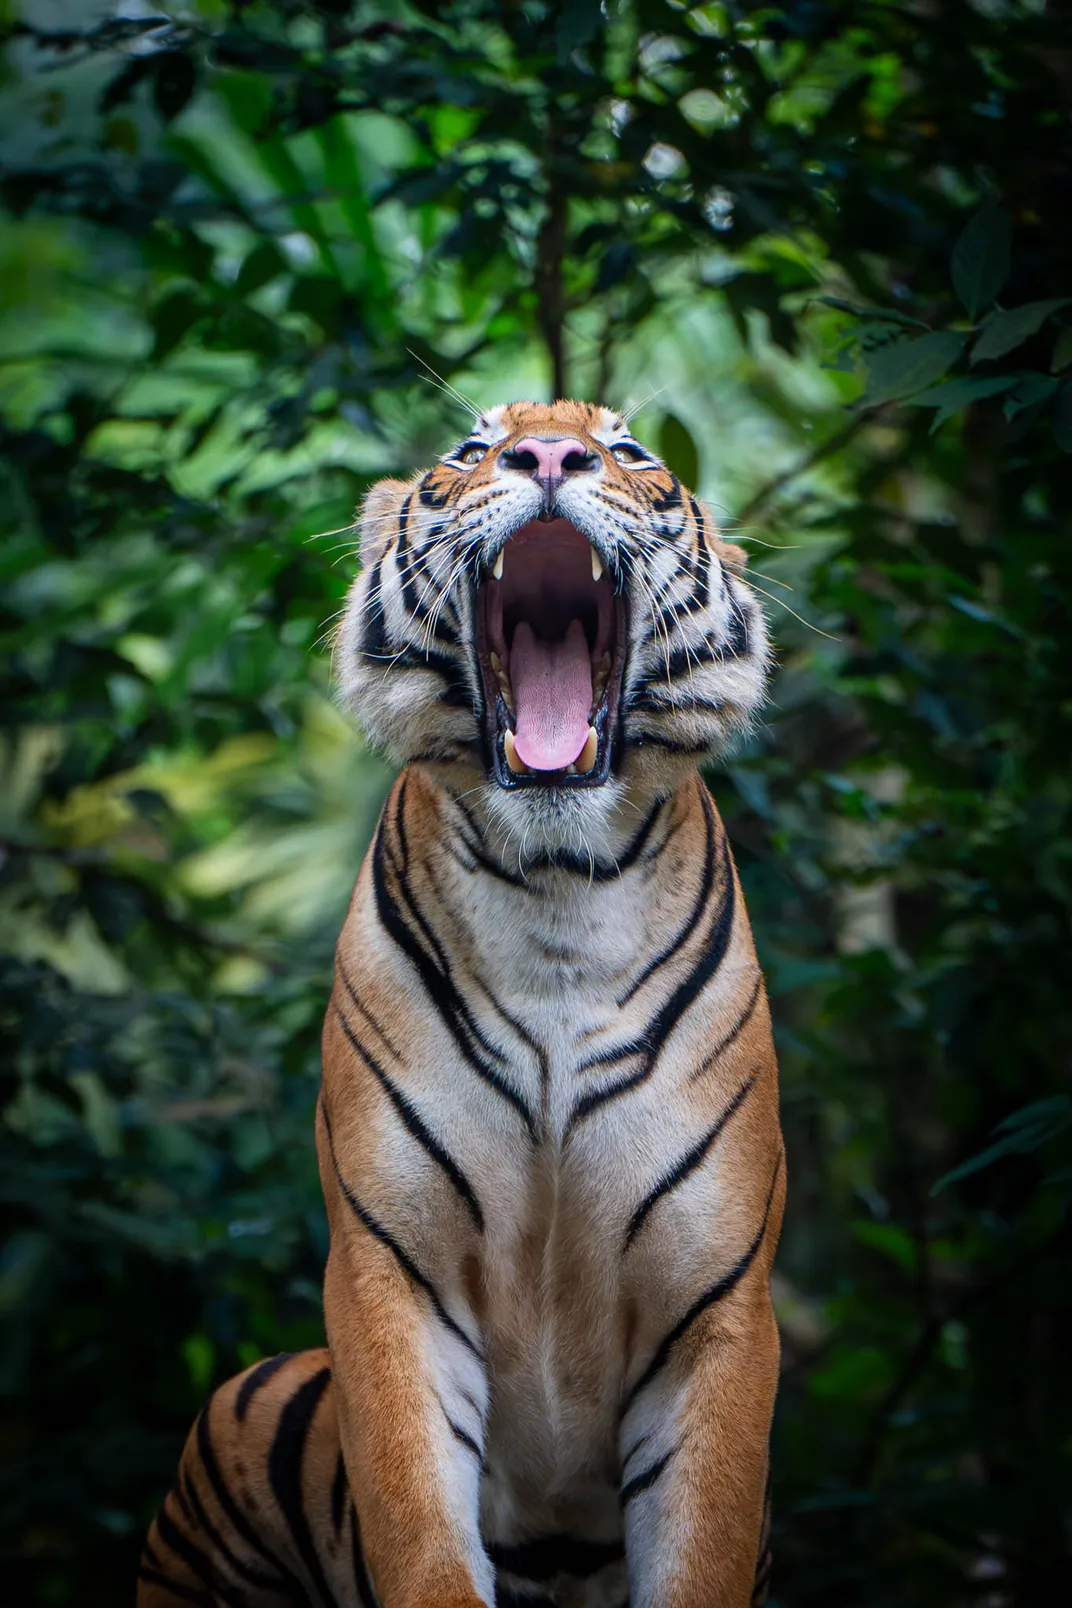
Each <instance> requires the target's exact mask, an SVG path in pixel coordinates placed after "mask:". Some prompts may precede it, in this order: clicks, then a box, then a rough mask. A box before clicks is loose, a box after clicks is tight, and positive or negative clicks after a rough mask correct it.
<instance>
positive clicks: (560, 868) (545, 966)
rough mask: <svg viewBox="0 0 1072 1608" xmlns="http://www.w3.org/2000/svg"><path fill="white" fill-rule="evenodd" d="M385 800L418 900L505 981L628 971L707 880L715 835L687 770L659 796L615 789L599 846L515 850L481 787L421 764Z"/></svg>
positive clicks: (596, 980) (618, 975) (582, 980)
mask: <svg viewBox="0 0 1072 1608" xmlns="http://www.w3.org/2000/svg"><path fill="white" fill-rule="evenodd" d="M388 810H389V811H392V810H393V813H394V816H395V821H396V823H397V825H399V826H401V829H402V832H401V837H400V838H399V840H398V841H399V842H400V843H401V844H403V845H404V849H405V854H406V857H407V861H408V865H407V868H406V871H405V873H404V874H405V875H406V877H407V879H408V880H409V881H410V883H411V885H412V884H416V885H417V886H419V888H420V897H421V899H422V903H425V902H426V901H431V903H432V904H434V905H435V906H436V907H437V908H438V911H439V912H440V913H441V914H442V916H443V917H445V918H446V919H447V920H449V922H450V925H451V926H452V927H453V928H454V929H455V931H456V932H457V933H458V935H459V936H460V937H463V938H464V942H465V947H466V949H467V950H468V952H469V953H470V954H473V955H476V956H480V957H481V961H482V964H483V965H484V966H486V968H487V969H488V971H489V972H494V973H495V974H496V975H497V976H498V978H499V980H500V982H501V983H502V984H503V985H504V986H510V987H515V988H516V987H518V986H521V987H525V986H532V987H534V988H536V989H537V990H539V991H542V990H543V989H545V988H546V989H563V988H571V987H575V986H588V985H592V986H594V987H596V988H602V987H608V986H612V985H621V984H622V982H623V980H624V981H626V982H628V980H629V979H630V978H631V977H632V976H633V975H634V974H635V973H636V972H637V970H638V968H643V966H644V965H645V964H646V961H647V959H648V958H650V956H651V954H652V953H653V952H658V951H659V949H660V947H661V946H662V945H663V944H664V942H669V941H670V940H671V939H672V937H673V935H674V933H675V932H676V931H677V929H678V928H679V927H680V923H681V919H682V911H683V910H687V908H688V906H689V905H690V904H691V903H692V902H693V900H694V899H695V898H696V897H697V896H698V895H699V894H700V892H701V891H702V890H703V889H705V888H706V887H707V886H708V885H709V883H710V880H711V878H712V876H713V875H715V874H716V868H715V866H714V862H713V851H712V845H713V843H720V842H721V840H722V836H723V833H722V828H721V824H720V823H719V821H718V817H717V812H716V811H715V808H714V804H713V803H712V801H711V799H710V795H709V794H708V793H707V790H706V788H705V787H704V785H703V783H702V781H701V780H700V777H699V775H698V774H697V773H696V772H695V771H694V772H693V773H692V774H691V775H690V776H689V777H687V778H686V780H685V781H684V782H682V783H681V784H680V785H679V786H678V788H677V789H676V791H675V792H673V793H672V794H671V795H669V796H664V797H660V796H659V795H656V794H652V795H649V796H647V797H645V796H640V797H639V798H634V797H628V798H627V799H625V800H623V801H622V802H621V804H620V805H619V808H618V811H617V815H618V816H619V817H620V819H619V820H616V821H614V822H613V823H612V824H613V828H614V833H613V838H612V852H611V854H610V855H608V856H606V857H603V856H600V857H598V858H597V857H595V856H594V855H589V854H588V853H583V854H582V853H578V852H577V851H575V850H574V851H570V850H560V851H558V852H555V853H554V854H549V855H546V856H543V857H533V858H529V859H527V860H521V859H520V857H519V855H518V851H517V847H516V845H515V843H514V842H513V840H511V839H510V838H509V837H508V836H507V835H506V834H505V833H502V832H501V831H499V830H497V828H496V824H495V822H494V820H493V819H491V818H489V813H488V812H487V811H486V810H485V809H484V808H483V807H482V805H481V802H480V797H479V794H476V795H470V796H468V797H465V796H462V797H458V796H455V795H454V793H453V792H452V791H451V790H448V789H447V788H445V787H443V786H442V785H440V784H439V783H438V782H437V781H436V780H435V779H434V777H433V776H432V775H431V774H430V773H429V771H428V769H427V768H426V767H425V766H422V765H414V766H410V767H408V768H407V770H405V771H404V772H403V773H402V776H401V777H400V779H399V782H398V784H397V786H396V791H395V793H394V795H393V797H392V801H391V803H390V804H389V805H388ZM396 830H397V826H396ZM663 929H665V931H664V930H663Z"/></svg>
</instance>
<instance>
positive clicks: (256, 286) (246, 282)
mask: <svg viewBox="0 0 1072 1608" xmlns="http://www.w3.org/2000/svg"><path fill="white" fill-rule="evenodd" d="M289 272H290V268H289V265H288V263H287V260H286V258H285V257H284V256H283V253H282V252H281V251H280V250H279V247H278V246H277V245H276V244H275V242H274V241H273V240H262V241H261V243H260V245H259V246H254V248H253V250H252V251H251V252H250V253H249V256H248V257H246V259H245V260H244V262H243V263H242V266H241V268H240V269H239V271H238V278H237V279H236V280H235V287H234V288H235V293H236V295H239V296H251V295H252V294H253V292H254V291H255V290H260V288H261V286H262V285H267V284H268V283H269V282H270V281H271V280H273V279H275V278H277V277H278V275H280V274H285V273H289Z"/></svg>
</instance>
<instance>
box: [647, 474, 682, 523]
mask: <svg viewBox="0 0 1072 1608" xmlns="http://www.w3.org/2000/svg"><path fill="white" fill-rule="evenodd" d="M682 501H683V499H682V496H681V481H680V480H679V479H678V478H677V476H676V475H671V476H670V488H669V490H668V491H665V492H663V493H661V494H659V493H657V494H656V495H655V496H654V497H653V498H652V500H651V506H652V508H653V509H654V510H655V512H656V513H657V514H665V513H667V512H668V511H669V510H670V509H671V508H680V507H681V504H682Z"/></svg>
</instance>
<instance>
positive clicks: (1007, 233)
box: [952, 201, 1012, 318]
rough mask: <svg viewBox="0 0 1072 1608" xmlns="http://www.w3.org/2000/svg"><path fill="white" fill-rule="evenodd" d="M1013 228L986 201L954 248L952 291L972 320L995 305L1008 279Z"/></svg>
mask: <svg viewBox="0 0 1072 1608" xmlns="http://www.w3.org/2000/svg"><path fill="white" fill-rule="evenodd" d="M1011 250H1012V227H1011V225H1010V223H1009V220H1008V218H1007V217H1006V216H1005V214H1004V213H1003V212H1002V210H1001V208H1000V207H999V206H998V205H997V203H996V202H994V201H984V203H983V205H982V206H981V207H980V208H979V210H978V212H977V213H976V214H975V216H974V217H973V218H972V219H971V221H970V222H969V223H968V224H967V225H966V226H965V228H964V230H963V231H962V233H961V235H960V238H959V239H958V241H957V243H956V245H955V246H954V247H953V260H952V272H953V288H954V290H955V291H956V293H957V295H958V296H959V297H960V301H961V305H962V306H963V307H964V309H965V311H966V312H967V314H968V316H969V318H978V317H979V315H980V313H984V312H985V311H986V309H987V308H988V307H989V306H990V305H991V304H992V303H993V302H994V301H996V299H997V297H998V295H999V293H1000V291H1001V287H1002V285H1004V283H1005V281H1006V279H1007V278H1008V277H1009V266H1010V261H1011Z"/></svg>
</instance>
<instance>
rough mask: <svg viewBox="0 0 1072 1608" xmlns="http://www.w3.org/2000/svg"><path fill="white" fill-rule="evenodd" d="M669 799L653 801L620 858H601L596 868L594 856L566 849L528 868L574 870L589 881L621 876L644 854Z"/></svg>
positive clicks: (546, 856) (536, 869)
mask: <svg viewBox="0 0 1072 1608" xmlns="http://www.w3.org/2000/svg"><path fill="white" fill-rule="evenodd" d="M665 803H666V800H665V799H659V800H657V801H656V803H654V804H653V805H652V807H651V809H650V810H649V811H648V813H647V815H646V816H645V817H644V819H643V821H642V822H641V823H640V826H639V827H638V829H637V831H636V834H635V835H634V836H633V837H632V838H631V839H630V841H629V843H628V844H627V845H626V847H625V849H624V850H623V852H622V855H621V857H620V859H618V860H611V861H609V862H604V861H602V860H597V861H596V862H595V866H594V868H593V864H592V861H591V860H588V859H581V857H580V856H579V855H575V854H569V853H568V852H562V853H559V854H554V855H542V856H541V857H540V858H539V859H535V860H530V861H528V870H529V871H572V872H573V873H574V875H576V876H579V877H583V878H584V880H585V882H612V881H614V880H615V879H616V878H617V877H620V876H621V875H622V874H623V872H626V871H628V870H629V869H630V867H631V866H633V865H634V864H635V863H636V861H637V860H638V859H639V858H640V855H641V854H642V853H643V851H644V847H645V845H646V844H647V841H648V838H649V837H650V836H651V831H652V828H653V827H654V825H655V822H656V821H657V819H658V817H659V814H660V812H661V810H662V807H663V805H664V804H665ZM657 852H661V851H657Z"/></svg>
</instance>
